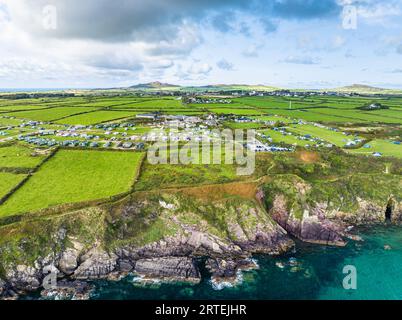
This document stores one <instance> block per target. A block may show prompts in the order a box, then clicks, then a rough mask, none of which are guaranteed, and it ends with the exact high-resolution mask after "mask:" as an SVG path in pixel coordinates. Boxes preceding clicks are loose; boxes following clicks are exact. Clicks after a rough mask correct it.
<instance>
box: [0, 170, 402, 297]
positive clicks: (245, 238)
mask: <svg viewBox="0 0 402 320" xmlns="http://www.w3.org/2000/svg"><path fill="white" fill-rule="evenodd" d="M363 180H364V184H363V183H362V181H363ZM368 181H369V182H370V183H371V185H369V184H368ZM401 184H402V182H401V179H400V178H399V176H390V177H386V178H383V177H380V176H370V177H369V176H367V175H366V176H364V177H363V176H359V175H355V176H353V177H344V178H341V179H337V180H332V181H330V180H322V181H318V180H317V181H314V182H312V181H307V180H304V179H302V178H300V177H299V176H296V175H288V174H282V175H276V176H275V177H270V178H269V179H265V180H263V181H262V182H261V181H260V182H259V183H258V184H256V188H255V193H254V195H255V197H251V198H250V197H249V198H247V197H239V196H233V195H232V196H230V195H229V196H228V195H226V196H225V197H222V198H221V199H219V200H216V199H215V200H213V201H211V200H210V199H204V198H203V197H199V196H197V195H196V194H193V193H192V194H191V195H190V194H188V193H182V192H158V193H147V192H142V193H140V192H138V193H133V194H132V195H130V196H129V197H127V198H125V199H123V200H121V201H119V202H115V203H109V204H105V205H102V206H98V207H92V208H86V209H82V210H78V211H74V212H68V213H57V212H53V213H48V214H45V213H43V214H38V215H29V216H27V217H26V218H24V219H22V220H21V221H19V222H15V223H12V224H5V225H3V226H0V261H1V263H0V295H2V296H3V297H15V296H16V295H17V294H20V293H25V292H27V291H33V290H38V289H40V288H42V286H43V285H44V282H46V281H48V280H49V279H48V278H49V275H52V274H53V275H55V278H56V280H57V284H58V287H57V290H56V291H57V292H63V294H64V295H65V296H66V297H71V296H75V297H76V298H77V297H78V298H79V297H83V298H85V297H87V290H88V289H89V287H88V286H87V284H86V280H89V279H99V278H110V279H116V278H118V277H120V276H122V275H126V274H128V273H131V272H134V273H136V274H138V275H139V276H140V277H142V278H143V279H144V281H146V280H147V279H153V278H158V279H162V280H165V281H170V280H178V281H190V282H193V283H196V282H199V281H200V280H201V276H200V266H201V265H202V264H204V265H205V268H206V270H208V271H209V272H210V273H211V276H212V279H213V281H215V282H219V281H235V278H236V274H237V273H238V272H239V270H241V269H244V268H252V267H253V263H252V260H250V258H251V256H252V255H253V254H254V253H264V254H271V255H277V254H281V253H284V252H286V251H287V250H289V249H290V248H292V247H293V245H294V242H293V240H292V238H293V237H297V238H299V239H300V240H303V241H308V242H313V243H319V244H326V245H345V243H346V241H347V239H348V238H353V237H352V236H351V235H350V234H349V230H350V229H351V227H352V226H355V225H358V224H362V223H372V222H383V221H384V220H386V219H388V220H390V221H392V222H394V223H398V222H400V221H401V220H402V199H401V198H400V194H401V193H400V190H402V185H401ZM376 187H377V188H376ZM373 188H374V189H373ZM201 258H202V259H201ZM54 291H55V290H53V291H52V288H51V287H50V288H47V290H44V291H43V292H45V293H46V294H48V295H51V294H52V292H53V293H54Z"/></svg>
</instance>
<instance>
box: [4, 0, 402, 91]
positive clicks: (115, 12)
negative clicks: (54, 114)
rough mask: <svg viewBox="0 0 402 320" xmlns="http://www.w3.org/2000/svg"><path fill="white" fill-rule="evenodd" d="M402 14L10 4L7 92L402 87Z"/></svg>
mask: <svg viewBox="0 0 402 320" xmlns="http://www.w3.org/2000/svg"><path fill="white" fill-rule="evenodd" d="M117 3H119V5H116V4H117ZM401 18H402V0H387V1H380V0H358V1H357V0H303V1H302V0H270V1H269V0H265V1H263V0H252V1H240V0H214V1H212V0H203V1H201V0H198V1H196V0H148V1H146V2H145V1H140V0H131V1H129V0H119V1H113V2H112V1H109V0H68V1H67V0H36V1H31V0H0V88H18V87H24V88H35V87H38V88H39V87H42V88H51V87H57V88H60V87H118V86H129V85H133V84H136V83H145V82H149V81H156V80H159V81H163V82H169V83H175V84H181V85H204V84H217V83H226V84H233V83H240V84H243V83H245V84H246V83H247V84H265V85H272V86H280V87H289V88H331V87H338V86H343V85H349V84H352V83H362V84H368V85H374V86H380V87H389V88H402V19H401ZM348 22H349V23H348Z"/></svg>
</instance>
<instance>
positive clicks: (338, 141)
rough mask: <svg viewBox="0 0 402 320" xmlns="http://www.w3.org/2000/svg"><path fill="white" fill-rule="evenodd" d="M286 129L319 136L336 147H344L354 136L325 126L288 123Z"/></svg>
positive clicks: (300, 133)
mask: <svg viewBox="0 0 402 320" xmlns="http://www.w3.org/2000/svg"><path fill="white" fill-rule="evenodd" d="M288 131H290V132H294V133H297V134H299V135H302V136H304V135H306V134H310V135H311V136H313V137H316V138H321V139H323V140H325V141H327V142H330V143H332V144H335V145H337V146H338V147H344V146H345V144H346V143H347V142H348V141H351V140H353V139H355V138H359V137H354V136H351V135H349V136H346V135H344V134H343V133H342V132H339V131H338V132H336V131H332V130H329V129H326V128H320V127H316V126H313V125H308V124H307V125H290V126H289V127H288Z"/></svg>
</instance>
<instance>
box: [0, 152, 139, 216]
mask: <svg viewBox="0 0 402 320" xmlns="http://www.w3.org/2000/svg"><path fill="white" fill-rule="evenodd" d="M141 159H142V154H141V153H136V152H113V151H82V150H61V151H59V152H58V153H57V154H56V155H55V156H54V157H53V158H52V159H51V160H50V161H48V162H46V163H45V164H44V165H43V167H41V168H40V170H39V171H38V172H37V173H35V174H34V175H33V176H32V177H31V178H30V179H29V180H28V182H27V183H26V184H25V185H24V186H23V187H22V188H20V189H19V190H18V191H17V192H15V193H14V194H13V195H12V196H11V197H10V198H9V199H8V200H7V201H6V202H5V203H4V204H3V205H1V206H0V217H4V216H9V215H13V214H17V213H23V212H32V211H36V210H40V209H43V208H47V207H51V206H55V205H60V204H64V203H76V202H81V201H87V200H94V199H102V198H106V197H110V196H113V195H116V194H119V193H123V192H126V191H128V190H130V187H131V186H132V184H133V182H134V177H135V174H136V172H137V170H138V167H139V165H140V160H141Z"/></svg>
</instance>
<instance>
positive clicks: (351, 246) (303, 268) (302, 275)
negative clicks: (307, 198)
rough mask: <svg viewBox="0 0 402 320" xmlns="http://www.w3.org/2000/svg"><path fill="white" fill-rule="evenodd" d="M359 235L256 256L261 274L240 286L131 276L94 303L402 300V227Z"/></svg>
mask: <svg viewBox="0 0 402 320" xmlns="http://www.w3.org/2000/svg"><path fill="white" fill-rule="evenodd" d="M359 235H360V236H361V237H362V241H350V242H349V243H348V244H347V246H345V247H332V246H322V245H314V244H306V243H302V242H297V243H296V247H295V250H294V251H293V252H289V253H288V254H286V255H283V256H280V257H271V256H264V255H256V256H254V261H255V262H256V263H257V264H258V269H256V270H252V271H243V272H241V273H239V275H238V281H237V284H236V285H230V284H229V283H228V284H226V285H216V284H214V283H212V282H211V279H210V275H209V274H208V272H207V271H206V270H202V281H201V283H199V284H196V285H191V284H186V283H177V282H176V283H160V282H157V281H155V282H153V283H151V284H146V285H144V284H143V282H142V281H141V279H139V278H138V277H135V276H128V277H126V278H124V279H122V280H120V281H117V282H114V281H97V282H95V283H94V285H95V288H96V289H95V290H94V292H93V294H92V297H91V299H94V300H98V299H108V300H114V299H123V300H133V299H134V300H141V299H161V300H164V299H169V300H171V299H178V300H183V299H184V300H185V299H231V300H232V299H233V300H236V299H250V300H261V299H262V300H279V299H283V300H299V299H311V300H367V299H376V300H377V299H380V300H389V299H392V300H402V227H401V226H394V225H381V226H378V225H376V226H371V227H366V228H365V229H361V230H359Z"/></svg>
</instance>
